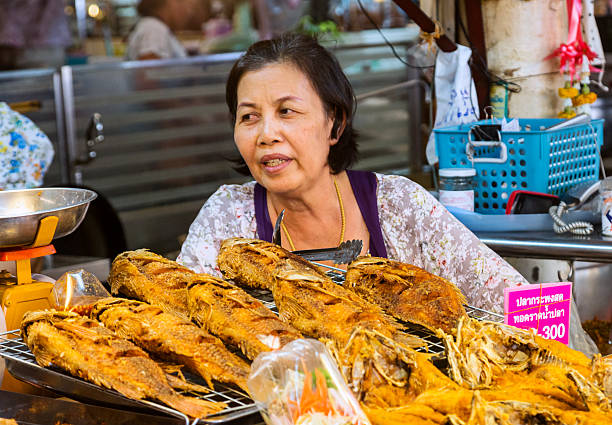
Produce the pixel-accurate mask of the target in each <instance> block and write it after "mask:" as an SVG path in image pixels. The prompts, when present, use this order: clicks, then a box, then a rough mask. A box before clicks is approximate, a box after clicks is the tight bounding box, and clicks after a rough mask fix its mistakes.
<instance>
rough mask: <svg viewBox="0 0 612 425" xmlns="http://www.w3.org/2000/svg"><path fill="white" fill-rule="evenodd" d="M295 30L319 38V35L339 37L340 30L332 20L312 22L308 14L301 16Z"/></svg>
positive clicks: (334, 38) (335, 38) (332, 37)
mask: <svg viewBox="0 0 612 425" xmlns="http://www.w3.org/2000/svg"><path fill="white" fill-rule="evenodd" d="M295 31H296V32H300V33H302V34H307V35H310V36H316V37H319V38H320V37H321V36H328V37H329V38H331V39H333V40H337V39H339V38H340V30H339V29H338V25H336V23H335V22H334V21H322V22H314V20H313V19H312V16H310V15H306V16H303V17H302V19H300V21H299V22H298V24H297V27H296V29H295Z"/></svg>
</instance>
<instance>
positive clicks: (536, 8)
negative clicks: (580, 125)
mask: <svg viewBox="0 0 612 425" xmlns="http://www.w3.org/2000/svg"><path fill="white" fill-rule="evenodd" d="M482 11H483V21H484V30H485V42H486V46H487V60H488V65H489V69H490V70H491V71H492V72H493V73H494V74H496V75H498V76H500V77H502V78H503V79H505V80H508V81H512V82H515V83H517V84H519V85H520V86H521V91H520V93H512V92H509V93H508V116H510V117H521V118H553V117H556V116H557V113H558V112H559V111H560V110H561V109H562V100H561V99H560V98H559V97H558V96H557V88H559V87H562V86H563V81H564V80H563V76H562V75H561V74H560V73H559V60H558V59H557V58H553V59H549V60H546V61H545V60H544V58H545V57H546V56H548V55H549V54H551V52H553V51H554V50H555V49H556V48H557V47H559V45H560V44H561V43H564V42H565V41H566V40H567V11H566V6H565V1H564V0H538V1H524V0H482Z"/></svg>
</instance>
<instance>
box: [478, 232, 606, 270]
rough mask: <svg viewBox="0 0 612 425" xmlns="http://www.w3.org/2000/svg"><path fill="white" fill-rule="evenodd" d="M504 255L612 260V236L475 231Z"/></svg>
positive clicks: (491, 246)
mask: <svg viewBox="0 0 612 425" xmlns="http://www.w3.org/2000/svg"><path fill="white" fill-rule="evenodd" d="M474 233H475V234H476V236H478V238H479V239H480V240H481V241H482V242H483V243H485V244H486V245H487V246H488V247H489V248H491V249H492V250H493V251H495V252H497V253H498V254H499V255H501V256H504V257H505V256H509V257H524V258H545V259H552V260H580V261H591V262H598V263H612V238H607V237H604V236H602V235H601V231H600V230H599V229H598V230H596V231H595V232H594V233H593V234H592V235H590V236H579V235H572V234H570V233H565V234H561V235H558V234H556V233H554V232H553V231H552V230H551V231H548V232H474Z"/></svg>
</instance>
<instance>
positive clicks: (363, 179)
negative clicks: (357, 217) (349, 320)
mask: <svg viewBox="0 0 612 425" xmlns="http://www.w3.org/2000/svg"><path fill="white" fill-rule="evenodd" d="M346 174H347V175H348V178H349V181H350V182H351V188H352V189H353V193H354V194H355V199H357V205H359V211H361V216H362V217H363V220H364V221H365V224H366V227H367V228H368V232H369V233H370V255H372V256H374V257H383V258H387V248H386V247H385V242H384V240H383V236H382V231H381V229H380V220H379V218H378V203H377V198H376V188H377V181H376V175H375V174H374V173H372V172H369V171H354V170H346ZM254 203H255V220H256V221H257V236H258V237H259V239H261V240H264V241H268V242H272V232H273V229H272V222H271V220H270V214H269V213H268V203H267V192H266V189H265V188H264V187H263V186H261V185H260V184H259V183H257V184H255V193H254Z"/></svg>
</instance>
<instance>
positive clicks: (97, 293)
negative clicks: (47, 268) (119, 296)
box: [49, 269, 111, 314]
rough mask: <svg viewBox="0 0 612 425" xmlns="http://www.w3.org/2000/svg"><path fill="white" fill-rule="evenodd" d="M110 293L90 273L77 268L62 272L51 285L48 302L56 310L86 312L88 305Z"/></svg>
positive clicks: (108, 295)
mask: <svg viewBox="0 0 612 425" xmlns="http://www.w3.org/2000/svg"><path fill="white" fill-rule="evenodd" d="M110 296H111V295H110V294H109V293H108V291H107V290H106V288H105V287H104V286H103V285H102V283H101V282H100V281H99V280H98V278H97V277H96V276H94V275H93V274H92V273H90V272H88V271H86V270H83V269H79V270H70V271H67V272H66V273H64V274H63V275H62V276H61V277H60V278H59V279H58V280H57V281H56V282H55V284H54V285H53V289H52V290H51V293H50V294H49V304H50V305H51V308H54V309H56V310H70V311H76V312H77V313H79V314H85V313H87V309H88V307H90V306H91V305H92V304H93V303H95V302H96V301H98V300H99V299H101V298H107V297H110Z"/></svg>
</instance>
